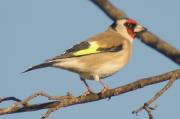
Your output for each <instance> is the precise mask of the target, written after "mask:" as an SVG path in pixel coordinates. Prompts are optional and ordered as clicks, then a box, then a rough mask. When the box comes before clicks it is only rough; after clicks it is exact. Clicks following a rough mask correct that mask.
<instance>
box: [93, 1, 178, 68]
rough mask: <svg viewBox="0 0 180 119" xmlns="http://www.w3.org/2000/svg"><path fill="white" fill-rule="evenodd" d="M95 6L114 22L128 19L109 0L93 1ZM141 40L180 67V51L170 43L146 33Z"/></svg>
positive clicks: (141, 36) (142, 34) (140, 35)
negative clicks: (124, 18)
mask: <svg viewBox="0 0 180 119" xmlns="http://www.w3.org/2000/svg"><path fill="white" fill-rule="evenodd" d="M91 1H92V2H93V3H94V4H95V5H97V6H98V7H99V8H100V9H101V10H102V11H103V12H104V13H105V14H106V15H108V16H109V17H110V18H111V19H112V20H117V19H119V18H123V17H127V16H126V14H125V13H124V12H123V11H122V10H120V9H117V8H116V7H115V6H113V5H112V4H111V3H110V2H109V1H108V0H91ZM139 38H140V39H141V41H142V42H143V43H145V44H146V45H148V46H150V47H151V48H153V49H155V50H156V51H158V52H159V53H161V54H163V55H164V56H166V57H168V58H169V59H171V60H172V61H174V62H175V63H177V64H178V65H180V50H179V49H176V48H174V47H173V46H171V45H170V44H169V43H167V42H165V41H163V40H162V39H161V38H159V37H157V36H156V35H155V34H153V33H151V32H149V31H146V32H144V33H141V34H139Z"/></svg>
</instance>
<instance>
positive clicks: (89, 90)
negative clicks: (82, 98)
mask: <svg viewBox="0 0 180 119" xmlns="http://www.w3.org/2000/svg"><path fill="white" fill-rule="evenodd" d="M80 79H81V81H83V83H84V84H85V86H86V88H87V92H85V93H84V94H83V95H88V94H90V93H93V91H92V90H91V88H90V87H89V85H88V84H87V82H86V81H85V79H83V78H81V77H80Z"/></svg>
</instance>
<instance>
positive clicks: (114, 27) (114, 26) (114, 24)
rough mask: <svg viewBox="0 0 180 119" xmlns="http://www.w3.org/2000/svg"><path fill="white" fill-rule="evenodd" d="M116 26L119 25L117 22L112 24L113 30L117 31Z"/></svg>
mask: <svg viewBox="0 0 180 119" xmlns="http://www.w3.org/2000/svg"><path fill="white" fill-rule="evenodd" d="M116 26H117V23H116V22H113V23H112V24H111V28H112V29H114V30H115V29H116Z"/></svg>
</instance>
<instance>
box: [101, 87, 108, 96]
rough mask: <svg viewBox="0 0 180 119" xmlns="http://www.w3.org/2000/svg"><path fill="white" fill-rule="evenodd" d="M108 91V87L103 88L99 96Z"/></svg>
mask: <svg viewBox="0 0 180 119" xmlns="http://www.w3.org/2000/svg"><path fill="white" fill-rule="evenodd" d="M108 90H109V87H108V86H104V88H103V89H102V90H101V94H102V93H105V92H106V91H108Z"/></svg>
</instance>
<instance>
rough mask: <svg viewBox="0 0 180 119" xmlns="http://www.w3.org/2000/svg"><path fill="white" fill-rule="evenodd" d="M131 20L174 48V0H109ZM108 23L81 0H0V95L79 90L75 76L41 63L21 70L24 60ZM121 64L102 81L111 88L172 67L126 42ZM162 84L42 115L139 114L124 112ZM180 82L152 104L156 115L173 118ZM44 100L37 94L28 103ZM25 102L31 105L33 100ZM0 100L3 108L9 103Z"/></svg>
mask: <svg viewBox="0 0 180 119" xmlns="http://www.w3.org/2000/svg"><path fill="white" fill-rule="evenodd" d="M112 3H113V4H114V5H116V6H117V7H118V8H121V9H123V10H124V11H125V12H126V13H127V14H128V15H129V17H131V18H134V19H136V20H137V21H139V22H140V23H141V24H142V25H144V26H145V27H147V28H148V29H149V30H150V31H152V32H153V33H155V34H157V35H158V36H160V37H161V38H162V39H164V40H165V41H167V42H169V43H171V44H172V45H173V46H174V47H176V48H179V45H180V36H179V34H180V30H179V28H180V24H179V21H180V14H179V12H178V11H179V10H180V8H179V4H180V1H179V0H173V1H168V0H166V1H164V0H158V1H157V0H149V1H147V0H146V1H145V0H138V1H137V0H112ZM111 23H112V21H111V20H110V19H109V18H108V17H107V16H106V15H105V14H104V13H103V12H102V11H101V10H99V9H98V8H97V7H96V6H95V5H94V4H92V3H91V2H90V1H88V0H0V54H1V61H0V71H1V73H0V97H6V96H16V97H18V98H20V99H23V98H25V97H27V96H29V95H31V94H33V93H34V92H38V91H45V92H47V93H48V94H50V95H65V94H66V92H68V91H69V92H71V93H72V94H73V95H75V96H78V95H80V94H82V93H83V92H84V91H85V90H86V89H85V87H84V85H83V83H82V82H81V81H80V80H79V77H78V75H77V74H73V73H70V72H68V71H64V70H59V69H55V68H46V69H41V70H36V71H32V72H29V73H26V74H21V72H22V71H24V70H25V69H27V68H28V67H30V66H32V65H36V64H39V63H41V62H43V61H44V60H46V59H48V58H51V57H53V56H56V55H58V54H60V53H62V52H63V51H64V50H66V49H67V48H70V47H71V46H72V45H73V44H75V43H79V42H80V41H82V40H85V39H86V38H88V37H89V36H92V35H94V34H97V33H99V32H102V31H104V30H106V28H107V27H108V26H109V25H110V24H111ZM133 45H134V47H133V49H134V51H133V55H132V58H131V60H130V62H129V64H128V65H127V66H126V67H125V68H124V69H122V70H121V71H120V72H118V73H117V74H116V75H113V76H111V77H109V78H106V79H105V83H106V84H107V85H109V87H111V88H115V87H118V86H120V85H124V84H127V83H129V82H132V81H135V80H137V79H140V78H145V77H149V76H153V75H158V74H161V73H165V72H168V71H171V70H174V69H177V68H179V66H178V65H176V64H175V63H173V62H172V61H170V60H169V59H167V58H166V57H164V56H163V55H161V54H159V53H158V52H156V51H154V50H153V49H151V48H149V47H147V46H146V45H144V44H142V43H141V42H140V41H139V40H135V42H134V44H133ZM88 83H89V85H90V86H91V87H92V88H93V89H94V90H95V91H96V92H98V91H99V90H101V88H102V87H101V86H100V85H99V84H98V83H96V82H95V81H88ZM165 84H166V83H161V84H157V85H153V86H148V87H145V88H143V89H140V90H136V91H133V92H130V93H126V94H123V95H120V96H116V97H113V98H112V99H111V100H110V101H107V99H105V100H101V101H97V102H92V103H87V104H83V105H76V106H72V107H67V108H64V109H61V110H58V111H56V112H55V113H53V114H52V115H51V116H50V117H49V119H58V118H62V119H71V118H76V119H84V118H86V119H92V118H94V119H97V118H103V119H109V118H113V119H119V118H120V117H121V118H124V119H147V118H148V117H147V113H146V112H144V111H143V112H140V113H139V115H138V116H135V115H133V114H131V111H132V110H133V109H136V108H138V107H140V106H141V105H142V104H143V103H144V102H145V101H147V100H148V99H150V98H151V97H152V96H153V94H154V93H155V92H157V91H158V90H159V89H161V88H162V87H163V86H164V85H165ZM179 90H180V82H179V81H177V82H176V83H175V84H174V85H173V87H172V88H170V89H169V90H168V91H167V93H165V94H164V95H163V96H161V97H160V98H159V99H158V100H157V101H156V103H157V104H158V105H159V107H158V108H157V110H155V111H154V116H155V118H156V119H164V118H166V119H168V118H173V119H175V118H176V119H177V118H179V117H180V115H179V114H180V110H179V103H178V102H179V100H180V94H179ZM42 101H46V99H45V98H38V99H36V100H34V101H33V102H34V103H36V102H42ZM33 102H32V103H33ZM9 103H10V102H8V103H3V104H0V107H5V106H7V105H8V104H9ZM45 111H46V110H41V111H36V112H28V113H19V114H12V115H5V116H0V119H1V118H2V119H40V118H41V114H42V113H44V112H45Z"/></svg>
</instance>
